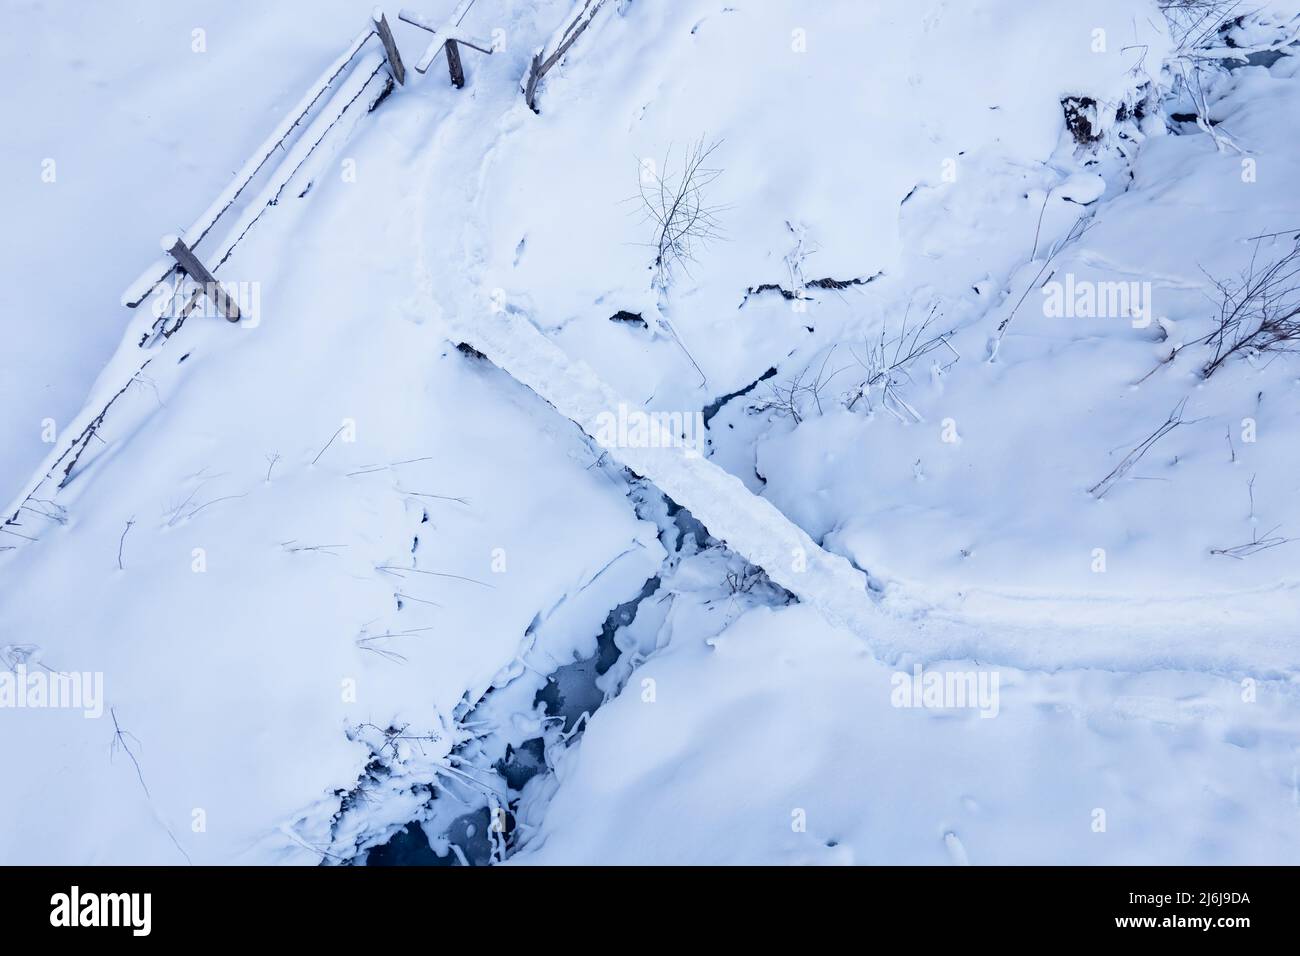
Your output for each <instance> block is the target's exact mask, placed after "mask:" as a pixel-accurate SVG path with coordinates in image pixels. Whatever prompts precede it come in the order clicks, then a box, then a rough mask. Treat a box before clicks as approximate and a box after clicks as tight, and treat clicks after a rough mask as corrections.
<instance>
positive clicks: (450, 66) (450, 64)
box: [397, 0, 492, 90]
mask: <svg viewBox="0 0 1300 956" xmlns="http://www.w3.org/2000/svg"><path fill="white" fill-rule="evenodd" d="M472 6H474V0H460V3H459V4H458V5H457V6H456V9H455V10H453V11H452V13H451V16H450V17H449V18H448V19H447V22H446V23H443V24H438V23H435V22H434V21H432V20H429V19H427V18H425V17H422V16H420V14H418V13H414V12H412V11H410V10H399V11H398V12H397V18H398V19H399V20H402V21H404V22H405V23H409V24H410V25H411V26H413V27H419V28H420V29H421V30H427V31H428V32H429V33H432V34H433V37H434V38H433V40H432V41H430V43H429V46H428V48H427V49H425V51H424V56H422V57H420V62H418V63H417V64H416V65H415V69H416V72H417V73H423V72H425V71H426V70H428V69H429V67H430V66H432V65H433V61H434V60H436V59H437V58H438V54H439V53H442V52H444V51H446V53H447V72H448V73H449V74H451V84H452V86H454V87H456V89H458V90H459V89H463V88H464V86H465V68H464V66H463V65H462V64H461V62H460V45H461V44H464V45H465V46H467V47H470V48H471V49H474V50H478V51H479V52H480V53H486V54H488V55H491V53H492V43H491V41H489V40H480V39H476V38H475V37H472V36H470V35H469V34H468V33H466V32H465V31H464V30H462V29H461V28H460V25H461V23H462V22H463V21H464V19H465V17H466V15H467V14H468V13H469V10H470V7H472Z"/></svg>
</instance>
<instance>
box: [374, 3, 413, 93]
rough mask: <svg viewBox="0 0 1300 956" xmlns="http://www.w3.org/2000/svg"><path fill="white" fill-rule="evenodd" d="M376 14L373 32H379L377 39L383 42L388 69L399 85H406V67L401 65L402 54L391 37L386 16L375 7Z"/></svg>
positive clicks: (391, 33)
mask: <svg viewBox="0 0 1300 956" xmlns="http://www.w3.org/2000/svg"><path fill="white" fill-rule="evenodd" d="M375 13H376V14H378V16H376V17H375V18H374V20H375V32H377V33H378V34H379V39H380V40H381V41H382V42H383V44H384V54H385V55H386V56H387V57H388V69H389V70H390V71H392V74H393V79H395V80H396V81H397V82H398V84H399V85H401V86H405V85H406V67H405V66H403V65H402V54H401V53H399V52H398V50H397V41H396V40H394V39H393V31H392V30H391V29H390V28H389V26H388V17H386V16H384V11H382V10H379V9H376V10H375Z"/></svg>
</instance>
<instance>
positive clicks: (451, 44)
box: [447, 40, 465, 90]
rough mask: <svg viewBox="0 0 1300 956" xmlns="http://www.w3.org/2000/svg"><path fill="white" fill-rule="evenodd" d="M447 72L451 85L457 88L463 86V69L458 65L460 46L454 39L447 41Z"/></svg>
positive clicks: (460, 88)
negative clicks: (449, 75)
mask: <svg viewBox="0 0 1300 956" xmlns="http://www.w3.org/2000/svg"><path fill="white" fill-rule="evenodd" d="M447 72H448V73H450V74H451V85H452V86H454V87H456V89H458V90H463V89H464V88H465V70H464V68H463V67H462V66H461V65H460V47H458V46H457V45H456V41H455V40H448V41H447Z"/></svg>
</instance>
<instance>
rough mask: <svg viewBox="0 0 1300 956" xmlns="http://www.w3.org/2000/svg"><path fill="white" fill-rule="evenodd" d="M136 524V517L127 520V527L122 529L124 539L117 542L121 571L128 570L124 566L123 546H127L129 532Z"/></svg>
mask: <svg viewBox="0 0 1300 956" xmlns="http://www.w3.org/2000/svg"><path fill="white" fill-rule="evenodd" d="M134 524H135V515H132V516H131V517H130V518H129V519H127V522H126V527H125V528H123V529H122V537H121V538H120V539H118V542H117V569H118V570H119V571H125V570H126V568H125V567H123V566H122V546H123V545H125V544H126V535H127V532H128V531H130V530H131V527H132V526H133V525H134Z"/></svg>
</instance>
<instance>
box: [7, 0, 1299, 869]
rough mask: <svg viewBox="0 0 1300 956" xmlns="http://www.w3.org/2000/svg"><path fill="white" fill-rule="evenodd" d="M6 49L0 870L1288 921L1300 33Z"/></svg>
mask: <svg viewBox="0 0 1300 956" xmlns="http://www.w3.org/2000/svg"><path fill="white" fill-rule="evenodd" d="M412 2H414V0H412ZM11 6H12V8H13V9H12V10H10V11H9V21H10V22H11V24H12V25H13V26H14V27H15V29H13V30H11V31H9V32H8V34H7V35H6V37H5V38H4V40H3V41H0V42H2V43H4V45H5V55H4V57H3V58H0V70H3V71H4V74H5V75H4V80H5V84H4V88H5V90H6V93H5V97H6V99H7V100H8V101H9V103H10V104H12V109H11V110H9V111H8V112H10V113H11V114H12V115H11V117H10V118H9V119H8V120H7V123H6V128H7V136H6V147H5V149H4V150H2V151H0V162H3V163H4V170H3V172H4V175H3V176H2V177H0V189H2V190H3V191H4V192H3V197H4V207H5V209H6V210H8V211H9V213H10V217H9V219H10V226H11V228H10V229H8V230H6V231H5V236H6V238H5V240H4V243H5V245H4V247H3V250H0V251H2V252H3V255H0V262H4V264H5V266H4V268H5V270H6V274H5V276H4V278H5V281H4V283H3V293H2V294H3V296H4V300H3V303H2V304H3V315H4V319H3V321H4V329H5V333H6V341H7V342H8V345H9V347H8V348H7V349H5V350H4V351H3V352H0V447H3V448H4V450H5V454H4V455H3V456H0V499H3V501H2V502H0V504H4V503H9V502H12V503H11V504H9V506H8V507H7V508H6V510H5V511H4V513H3V516H0V521H3V522H4V523H3V524H0V531H3V534H0V765H2V766H3V767H4V768H6V773H5V777H6V786H5V787H4V788H0V819H2V820H4V821H5V822H4V823H3V824H0V861H3V862H12V863H175V862H187V861H188V862H193V863H258V864H261V863H293V864H321V863H323V864H341V863H342V864H349V863H355V864H361V863H367V862H369V863H372V864H386V863H439V864H452V863H459V864H483V863H500V862H510V863H520V864H523V863H539V864H557V863H566V864H567V863H850V864H871V863H891V864H893V863H927V864H928V863H933V864H963V863H973V864H984V863H1084V864H1100V863H1122V864H1139V863H1195V864H1205V863H1246V864H1255V863H1287V862H1292V863H1293V862H1296V861H1297V860H1298V859H1300V682H1298V680H1297V673H1298V670H1297V669H1298V667H1300V478H1297V475H1300V355H1298V354H1295V353H1296V351H1300V348H1298V347H1300V252H1297V249H1300V246H1297V242H1298V241H1300V189H1297V184H1298V183H1300V42H1297V38H1298V37H1300V0H1258V2H1257V3H1254V4H1251V5H1248V6H1247V5H1243V4H1236V5H1233V4H1230V3H1225V4H1222V5H1221V6H1219V5H1215V4H1212V3H1211V4H1204V3H1200V4H1179V3H1172V4H1171V3H1167V2H1166V3H1156V2H1155V0H1095V2H1092V3H1088V4H1079V3H1074V2H1069V0H983V2H980V3H969V4H962V3H952V2H948V0H920V2H917V0H882V2H873V3H861V2H857V0H838V2H819V3H815V4H814V3H806V2H805V3H799V2H795V0H729V2H727V3H721V2H719V0H675V2H672V3H658V2H651V0H576V2H575V0H474V2H473V3H472V4H469V5H466V4H465V3H462V4H460V6H459V7H455V5H454V4H453V2H452V0H439V2H437V3H433V2H427V0H424V2H421V3H420V5H419V6H418V7H415V6H413V7H412V11H411V12H412V15H413V18H414V15H418V17H422V18H424V19H426V20H427V21H429V22H430V23H432V24H433V25H435V26H440V25H442V24H443V23H444V22H445V21H447V20H448V17H451V18H452V20H453V21H455V20H459V21H460V23H459V26H458V27H457V31H456V32H454V33H452V34H451V35H452V36H454V37H458V38H460V39H461V40H462V41H465V40H473V38H476V37H481V38H483V40H482V41H478V40H474V43H475V44H477V45H482V46H484V47H485V49H487V50H491V53H490V54H489V53H486V52H481V51H479V50H476V49H473V48H471V47H469V46H467V45H465V44H464V43H463V42H462V45H461V46H460V47H459V49H460V58H461V60H462V61H463V64H464V70H465V74H466V84H465V86H464V88H463V89H456V88H454V87H453V86H451V85H450V83H449V80H448V71H447V65H446V54H445V53H442V54H440V55H439V57H438V58H437V59H436V60H435V61H434V62H433V63H432V65H431V67H430V69H429V71H428V73H427V74H424V75H420V74H418V73H417V72H416V71H415V65H416V63H417V62H418V61H419V60H420V58H421V55H422V54H423V53H424V51H425V48H426V46H427V45H428V44H429V43H430V42H431V41H433V37H432V36H431V35H430V34H429V33H428V32H426V31H424V30H422V29H418V28H416V27H415V26H413V25H411V24H410V23H409V22H404V21H402V20H399V18H398V13H399V10H398V8H396V7H393V8H389V9H388V10H387V21H388V22H389V23H390V24H391V25H392V29H393V33H394V35H395V38H396V42H397V45H398V47H399V49H400V51H401V56H402V59H403V60H404V62H405V65H406V71H407V75H406V83H405V84H404V85H401V86H394V87H393V88H392V89H389V86H390V85H391V84H390V83H389V82H388V68H387V66H385V61H384V55H383V48H382V45H381V44H380V42H379V39H378V37H376V36H370V37H369V38H367V39H365V41H364V42H363V43H362V44H361V45H360V47H359V48H358V50H357V52H356V55H355V56H354V57H352V58H351V59H350V60H348V62H347V64H346V65H345V66H344V67H343V68H342V69H341V70H340V71H338V72H337V73H336V72H335V67H334V66H333V65H332V64H335V63H336V59H337V58H340V54H345V53H346V52H347V51H348V48H349V44H350V43H352V42H353V40H354V38H357V37H358V35H359V34H361V33H363V32H364V31H366V30H368V29H369V28H370V25H371V23H372V20H371V11H372V6H371V4H370V3H365V2H353V0H330V2H328V3H322V4H313V5H311V10H310V11H309V12H308V11H307V10H306V9H305V5H302V4H291V3H287V2H280V3H253V2H251V0H249V2H236V3H217V2H215V0H202V2H197V0H196V2H190V3H186V4H164V3H161V2H153V0H129V2H122V3H117V4H112V5H96V6H93V7H85V8H84V9H83V7H82V6H81V5H73V4H63V3H56V4H37V3H35V2H25V3H20V2H15V3H13V4H12V5H11ZM453 7H455V11H454V13H453ZM579 28H580V29H579ZM575 34H576V39H573V42H572V44H571V45H570V46H567V48H564V49H563V52H562V55H561V56H558V57H556V58H554V61H553V62H554V65H553V66H552V67H551V68H550V69H549V70H548V71H547V72H546V73H545V75H544V76H543V77H542V79H541V81H540V83H539V84H538V86H537V89H536V91H535V92H536V98H535V105H536V107H537V111H534V110H532V109H529V107H528V105H527V104H526V102H525V96H524V93H523V91H522V90H521V86H523V87H526V86H527V81H526V77H527V75H528V74H529V71H530V63H534V62H538V63H540V62H551V60H548V57H549V55H550V54H552V53H556V52H557V51H558V50H559V49H560V48H561V47H564V45H565V44H566V43H568V41H569V40H570V39H572V38H573V37H574V36H575ZM539 51H540V56H539V57H538V59H537V61H534V54H535V53H538V52H539ZM332 74H334V75H332ZM321 76H324V77H326V78H327V79H328V82H326V83H325V84H323V85H322V86H320V87H319V88H317V87H315V86H314V85H313V84H314V83H315V82H316V78H317V77H321ZM317 93H319V94H320V95H319V96H316V94H317ZM300 102H301V103H303V104H310V109H309V110H308V111H307V113H306V114H305V115H304V117H303V121H302V122H301V123H298V124H292V123H290V125H286V126H285V127H284V128H283V129H284V130H287V131H288V135H287V137H286V138H285V140H284V142H283V143H282V144H281V145H278V146H276V148H275V149H274V150H270V151H269V152H268V155H269V156H270V158H269V159H268V160H267V162H266V163H265V164H263V165H262V166H261V167H260V168H258V171H257V175H255V176H254V177H253V178H252V179H251V181H250V182H249V184H248V186H247V188H246V189H240V190H236V188H235V187H237V186H238V185H239V184H240V183H241V182H242V178H241V177H240V176H237V175H236V174H237V172H238V171H239V170H240V168H241V167H243V166H244V165H245V161H246V160H247V159H248V157H249V156H250V155H254V156H256V155H257V153H256V151H257V150H258V147H259V144H260V143H262V142H263V140H264V138H265V137H266V136H267V134H268V133H271V131H272V130H273V129H275V128H276V126H277V124H278V123H280V122H281V120H282V119H283V118H284V117H285V116H286V114H290V119H291V120H292V118H294V117H296V115H297V112H296V110H295V108H294V104H296V103H300ZM272 145H274V138H273V140H272ZM256 165H257V164H256V162H254V163H253V164H252V166H256ZM250 168H251V167H250ZM232 177H235V182H234V183H233V184H232V185H231V186H229V187H228V186H227V184H228V183H230V182H231V179H232ZM223 190H224V191H223ZM227 199H230V200H231V205H230V208H229V209H228V210H227V211H225V212H224V214H223V215H222V216H221V217H220V218H219V219H217V220H216V224H215V225H213V226H212V227H211V229H207V228H204V227H206V226H207V224H208V222H209V220H208V218H206V217H205V216H204V210H205V209H208V208H209V206H210V204H213V201H214V200H218V201H217V202H216V203H215V205H214V206H213V211H214V212H215V211H217V210H220V209H221V208H222V207H223V206H224V205H225V204H226V200H227ZM195 222H197V223H198V225H199V228H197V229H191V228H190V224H191V223H195ZM164 234H169V235H171V236H173V237H174V236H183V237H185V238H186V239H187V240H188V241H190V242H191V244H192V245H193V246H194V248H195V252H196V254H197V255H198V256H199V258H200V259H201V260H203V261H204V262H205V263H206V265H207V267H208V268H209V269H212V270H214V271H215V274H216V277H217V279H218V280H220V281H221V282H222V283H223V284H225V285H226V287H227V288H228V290H229V291H230V292H231V293H232V294H233V295H235V297H236V299H237V301H238V302H239V303H240V307H241V311H242V312H243V317H242V319H241V321H239V322H238V323H230V322H227V321H225V320H224V319H223V317H222V316H220V315H219V314H216V312H215V309H214V307H212V306H210V305H202V303H204V302H206V300H205V299H203V297H202V295H201V292H202V290H201V289H199V290H196V289H195V287H194V285H193V282H192V280H190V281H187V282H186V283H185V284H179V282H178V281H177V285H176V286H174V285H173V284H172V283H173V281H174V277H169V278H168V280H167V284H166V285H165V286H164V287H163V290H155V291H153V292H150V289H151V286H152V284H153V281H154V280H155V279H156V278H157V275H155V274H152V273H149V272H148V268H149V267H150V263H151V262H153V261H154V260H157V259H158V257H159V255H160V250H159V249H158V243H157V238H158V237H159V236H163V235H164ZM200 235H201V236H202V238H200ZM167 245H170V242H168V243H167ZM163 263H164V266H163V267H164V268H166V267H167V266H168V265H169V264H170V260H168V259H166V257H164V260H163ZM142 270H144V271H145V278H146V280H147V281H145V282H144V283H143V284H142V285H141V284H140V283H138V282H137V283H135V284H134V286H133V280H135V279H136V276H137V275H138V274H140V273H141V272H142ZM132 286H133V290H129V291H134V293H135V294H134V295H127V296H125V298H127V299H136V298H139V297H140V296H142V295H143V296H144V301H143V302H142V303H141V304H140V305H139V306H138V307H136V308H135V309H131V308H128V307H126V306H124V305H122V304H120V301H119V297H121V296H122V293H123V290H128V287H132ZM171 291H175V292H176V295H175V296H174V297H173V296H172V295H170V294H164V293H165V292H167V293H170V292H171ZM191 295H193V296H194V298H193V299H192V301H194V302H197V303H200V309H199V311H196V312H194V313H193V314H188V315H187V316H186V317H184V318H183V319H178V318H177V317H176V316H175V313H174V309H175V308H177V307H178V306H180V305H183V304H184V303H185V302H187V301H191V299H190V297H191ZM101 369H102V371H101ZM73 674H76V675H77V677H76V685H75V687H74V686H73V684H72V677H71V676H70V675H73ZM59 675H67V676H66V678H65V679H64V682H63V683H62V684H60V678H59ZM59 690H62V691H64V692H65V693H64V695H63V696H64V698H65V699H63V700H51V699H50V698H51V696H53V697H57V696H58V691H59ZM74 690H75V693H74ZM46 692H48V693H46ZM53 704H62V706H52V705H53Z"/></svg>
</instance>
